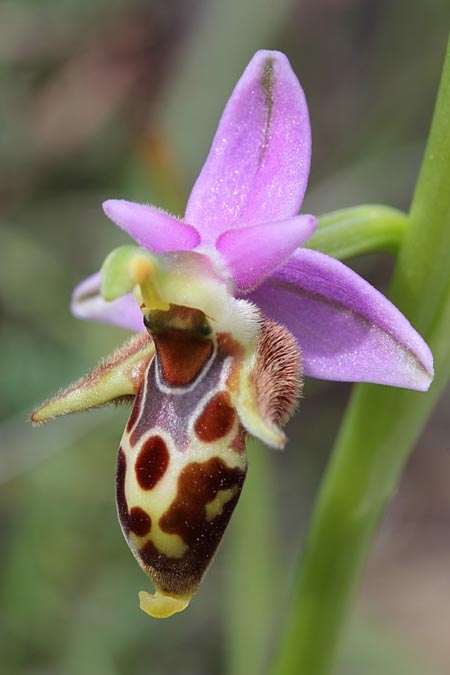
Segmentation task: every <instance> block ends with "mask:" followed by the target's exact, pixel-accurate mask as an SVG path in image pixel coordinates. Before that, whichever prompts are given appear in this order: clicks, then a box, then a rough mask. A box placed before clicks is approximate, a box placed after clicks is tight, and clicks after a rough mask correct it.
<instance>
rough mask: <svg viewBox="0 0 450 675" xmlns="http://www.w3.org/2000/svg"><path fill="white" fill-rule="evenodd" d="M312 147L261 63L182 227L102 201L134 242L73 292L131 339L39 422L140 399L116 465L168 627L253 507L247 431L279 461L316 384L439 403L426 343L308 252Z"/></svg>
mask: <svg viewBox="0 0 450 675" xmlns="http://www.w3.org/2000/svg"><path fill="white" fill-rule="evenodd" d="M310 154H311V135H310V125H309V117H308V109H307V105H306V101H305V97H304V94H303V91H302V89H301V87H300V84H299V82H298V80H297V78H296V76H295V75H294V73H293V71H292V69H291V66H290V64H289V62H288V60H287V58H286V57H285V56H284V55H283V54H281V53H279V52H274V51H271V52H269V51H259V52H257V53H256V55H255V56H254V57H253V59H252V60H251V61H250V63H249V65H248V66H247V68H246V70H245V71H244V73H243V75H242V77H241V79H240V80H239V82H238V83H237V85H236V88H235V89H234V92H233V94H232V96H231V98H230V100H229V102H228V104H227V106H226V108H225V111H224V113H223V115H222V118H221V120H220V123H219V127H218V130H217V133H216V136H215V138H214V141H213V144H212V148H211V151H210V153H209V155H208V158H207V160H206V163H205V165H204V167H203V169H202V171H201V173H200V176H199V178H198V179H197V182H196V183H195V185H194V188H193V190H192V193H191V195H190V198H189V201H188V204H187V208H186V213H185V217H184V219H183V220H179V219H177V218H175V217H173V216H171V215H169V214H167V213H165V212H164V211H162V210H159V209H157V208H155V207H153V206H146V205H141V204H134V203H131V202H127V201H123V200H109V201H107V202H105V204H104V210H105V213H106V214H107V216H109V218H111V220H113V221H114V222H115V223H117V224H118V225H119V227H121V228H122V229H123V230H125V231H126V232H127V233H128V234H129V235H130V236H131V237H132V239H134V240H135V242H137V246H135V245H129V246H124V247H121V248H119V249H117V250H115V251H113V252H112V253H111V254H110V255H109V256H108V257H107V258H106V260H105V262H104V264H103V267H102V269H101V272H98V273H96V274H94V275H93V276H91V277H89V278H88V279H86V280H85V281H84V282H82V283H81V284H80V285H79V286H78V287H77V288H76V289H75V291H74V295H73V302H72V311H73V313H74V314H75V316H77V317H79V318H83V319H93V320H99V321H104V322H108V323H112V324H116V325H119V326H123V327H126V328H129V329H131V330H132V331H134V332H135V333H137V335H135V336H133V337H132V338H131V340H130V341H128V342H127V343H126V344H125V345H124V346H123V347H122V348H121V349H120V350H119V351H118V352H116V353H115V354H114V355H113V356H112V357H110V358H109V359H107V360H106V361H104V362H102V363H101V364H100V365H99V366H98V367H97V368H96V369H95V370H94V371H93V372H92V373H90V374H88V375H87V376H86V377H84V378H82V379H81V380H80V381H79V382H77V383H75V384H74V385H72V387H70V388H69V389H67V390H66V391H63V392H61V393H60V394H58V395H57V396H56V397H55V398H53V399H51V400H50V401H47V402H46V403H44V404H43V405H42V406H41V407H40V408H38V409H36V410H35V412H34V413H33V415H32V421H33V422H34V423H36V424H39V423H41V422H43V421H46V420H48V419H50V418H53V417H56V416H58V415H63V414H66V413H68V412H75V411H78V410H85V409H87V408H91V407H95V406H99V405H104V404H105V403H108V402H115V403H117V402H123V401H134V407H133V410H132V413H131V416H130V419H129V421H128V423H127V426H126V429H125V431H124V434H123V437H122V441H121V445H120V449H119V456H118V464H117V508H118V514H119V519H120V523H121V527H122V530H123V533H124V535H125V537H126V539H127V541H128V543H129V546H130V548H131V550H132V551H133V553H134V555H135V557H136V558H137V560H138V562H139V564H140V565H141V566H142V568H143V569H144V571H145V572H146V573H148V574H149V575H150V577H151V578H152V580H153V582H154V585H155V588H156V592H155V594H153V595H150V594H149V593H146V592H141V594H140V597H141V607H142V609H144V610H145V611H146V612H148V613H149V614H151V615H152V616H156V617H165V616H169V615H171V614H173V613H174V612H177V611H180V610H182V609H184V608H185V607H186V605H187V604H188V602H189V600H190V599H191V597H192V595H193V594H194V593H195V592H196V590H197V589H198V586H199V584H200V581H201V579H202V577H203V575H204V573H205V571H206V570H207V568H208V566H209V565H210V563H211V561H212V558H213V556H214V554H215V552H216V549H217V547H218V545H219V543H220V541H221V539H222V536H223V533H224V531H225V528H226V526H227V524H228V521H229V519H230V516H231V514H232V512H233V509H234V507H235V505H236V503H237V500H238V498H239V494H240V492H241V489H242V484H243V481H244V478H245V473H246V469H247V463H246V453H245V438H246V436H247V435H248V434H250V435H252V436H255V437H257V438H259V439H260V440H262V441H263V442H264V443H266V444H267V445H269V446H272V447H275V448H281V447H283V446H284V444H285V441H286V438H285V435H284V433H283V431H282V428H281V427H282V426H283V424H284V423H285V422H286V421H287V419H288V418H289V416H290V415H291V414H292V412H293V410H294V408H295V406H296V404H297V402H298V399H299V396H300V393H301V382H302V376H303V375H307V376H311V377H316V378H320V379H327V380H341V381H353V382H356V381H364V382H374V383H380V384H387V385H391V386H396V387H407V388H411V389H417V390H421V391H425V390H427V389H428V387H429V384H430V382H431V379H432V377H433V360H432V355H431V353H430V350H429V348H428V347H427V345H426V344H425V342H424V341H423V340H422V338H421V337H420V336H419V335H418V334H417V333H416V331H415V330H414V329H413V328H412V326H411V325H410V323H409V322H408V320H407V319H406V318H405V317H404V316H403V315H402V314H401V313H400V312H399V311H398V310H397V309H396V308H395V307H394V306H393V305H392V304H391V303H390V302H389V301H388V300H387V299H386V298H385V297H383V295H381V293H379V292H378V291H377V290H376V289H375V288H373V287H372V286H370V285H369V284H368V283H367V282H366V281H364V280H363V279H362V278H361V277H360V276H358V275H357V274H356V273H355V272H353V271H352V270H351V269H349V268H348V267H346V266H345V265H344V264H342V263H341V262H339V261H337V260H334V259H332V258H330V257H328V256H326V255H324V254H322V253H320V252H317V251H313V250H308V249H307V248H299V247H300V246H301V245H302V244H304V243H305V242H306V241H307V239H308V238H309V237H310V236H311V235H312V234H313V232H314V230H315V228H316V226H317V221H316V219H315V218H314V217H313V216H311V215H298V212H299V209H300V207H301V204H302V200H303V196H304V192H305V189H306V184H307V180H308V174H309V166H310Z"/></svg>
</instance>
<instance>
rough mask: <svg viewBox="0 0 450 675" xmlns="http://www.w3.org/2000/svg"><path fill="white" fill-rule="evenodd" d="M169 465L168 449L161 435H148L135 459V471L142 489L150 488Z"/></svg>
mask: <svg viewBox="0 0 450 675" xmlns="http://www.w3.org/2000/svg"><path fill="white" fill-rule="evenodd" d="M168 465H169V451H168V449H167V445H166V443H165V441H164V439H162V438H161V436H150V438H148V439H147V440H146V441H145V443H144V445H143V446H142V448H141V450H140V451H139V455H138V456H137V459H136V464H135V471H136V479H137V482H138V484H139V485H140V487H141V488H142V489H143V490H152V489H153V488H154V487H155V485H156V484H157V483H158V482H159V481H160V480H161V478H162V477H163V476H164V474H165V472H166V469H167V467H168Z"/></svg>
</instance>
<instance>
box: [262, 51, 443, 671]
mask: <svg viewBox="0 0 450 675" xmlns="http://www.w3.org/2000/svg"><path fill="white" fill-rule="evenodd" d="M449 185H450V47H449V48H448V50H447V55H446V60H445V65H444V71H443V76H442V81H441V86H440V91H439V96H438V100H437V103H436V110H435V114H434V118H433V124H432V128H431V132H430V137H429V141H428V144H427V148H426V152H425V157H424V161H423V165H422V169H421V173H420V176H419V181H418V184H417V188H416V192H415V195H414V200H413V204H412V207H411V212H410V218H409V226H408V229H407V231H406V233H405V236H404V240H403V244H402V246H401V249H400V252H399V257H398V263H397V266H396V270H395V274H394V279H393V282H392V288H391V294H390V296H391V298H392V300H393V301H394V302H395V303H396V304H397V306H398V307H399V308H400V309H401V310H402V311H403V312H404V313H405V314H406V315H407V316H408V318H409V319H410V320H411V322H412V323H413V325H414V326H415V327H416V328H417V329H418V330H419V332H420V333H421V334H422V335H423V336H424V338H425V339H426V340H427V341H428V343H429V345H430V347H431V349H432V351H433V353H434V358H435V369H436V377H435V380H434V382H433V384H432V387H431V389H430V391H429V392H428V393H427V394H421V393H417V392H412V391H408V390H402V389H390V388H387V387H381V386H374V385H358V386H357V387H356V388H355V390H354V394H353V396H352V400H351V402H350V405H349V408H348V411H347V414H346V417H345V419H344V422H343V425H342V428H341V430H340V433H339V436H338V439H337V442H336V445H335V448H334V450H333V454H332V460H331V462H330V466H329V468H328V470H327V473H326V475H325V478H324V481H323V484H322V487H321V490H320V494H319V497H318V502H317V506H316V509H315V514H314V517H313V521H312V524H311V528H310V532H309V535H308V540H307V543H306V549H305V552H304V556H303V561H302V564H301V566H300V569H299V573H298V577H297V579H296V585H295V591H294V599H293V607H292V613H291V615H290V618H289V623H288V627H287V630H286V633H285V639H284V642H283V644H282V645H281V651H280V656H279V659H278V662H277V665H276V667H275V669H274V672H275V673H276V675H291V674H292V675H294V674H295V675H327V674H329V673H331V672H332V667H333V661H334V656H335V652H336V646H337V642H338V638H339V635H340V632H341V629H342V627H343V623H344V621H345V618H346V615H347V612H348V609H349V605H350V601H351V597H352V592H353V590H354V588H355V585H356V583H357V581H358V579H359V576H360V573H361V570H362V566H363V563H364V560H365V557H366V554H367V550H368V547H369V545H370V542H371V539H372V537H373V534H374V530H375V528H376V525H377V523H378V521H379V519H380V516H381V515H382V513H383V509H384V507H385V506H386V504H387V502H388V500H389V499H390V497H391V496H392V494H393V492H394V491H395V488H396V486H397V483H398V479H399V475H400V472H401V470H402V468H403V466H404V463H405V461H406V459H407V457H408V456H409V453H410V452H411V450H412V447H413V445H414V443H415V441H416V439H417V437H418V435H419V434H420V432H421V429H422V428H423V426H424V424H425V422H426V420H427V418H428V417H429V415H430V413H431V411H432V409H433V406H434V404H435V403H436V400H437V398H438V397H439V394H440V393H441V391H442V389H443V387H444V386H445V384H446V382H447V381H448V378H449V375H450V340H449V335H450V268H449V265H448V251H449V250H450V189H449Z"/></svg>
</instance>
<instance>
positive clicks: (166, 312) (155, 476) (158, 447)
mask: <svg viewBox="0 0 450 675" xmlns="http://www.w3.org/2000/svg"><path fill="white" fill-rule="evenodd" d="M202 258H203V256H201V254H194V253H191V254H185V255H183V256H181V257H180V256H179V255H178V256H166V257H164V256H162V257H161V259H158V258H157V257H156V256H151V255H149V254H146V253H144V252H142V251H140V250H139V249H136V248H135V247H123V248H122V249H118V250H117V251H115V252H113V254H111V256H109V258H108V259H107V260H106V262H105V265H104V267H103V270H102V293H103V295H104V296H105V297H107V298H110V299H113V297H116V296H118V295H120V294H121V293H123V292H124V290H125V291H127V290H129V288H130V287H131V286H133V285H134V287H136V296H137V299H138V301H139V304H140V306H141V310H142V314H143V324H144V326H145V329H146V332H145V333H144V334H142V335H139V336H136V337H134V338H133V339H132V340H131V341H130V342H128V343H127V344H126V345H125V346H124V347H123V348H122V350H120V351H119V352H117V353H116V354H115V355H113V357H112V358H111V359H109V360H107V361H106V362H104V363H101V364H100V365H99V366H98V367H97V368H96V369H95V370H94V371H93V372H92V373H91V374H89V375H88V376H87V377H86V378H83V379H82V380H80V381H79V382H77V383H76V384H75V385H73V386H72V387H71V388H69V389H68V390H66V391H64V392H62V393H60V394H59V395H58V396H57V397H55V398H54V399H51V400H50V401H48V402H47V403H45V404H44V405H43V406H41V407H40V408H38V409H37V410H36V411H35V412H34V413H33V415H32V421H33V422H34V423H36V424H39V423H41V422H43V421H46V420H47V419H49V418H51V417H55V416H58V415H63V414H67V413H69V412H73V411H76V410H82V409H86V408H90V407H95V406H98V405H103V404H105V403H107V402H113V403H114V402H115V403H119V402H124V401H125V402H126V401H130V400H133V401H134V405H133V409H132V412H131V415H130V418H129V420H128V422H127V425H126V428H125V431H124V433H123V436H122V440H121V443H120V447H119V452H118V459H117V479H116V484H117V493H116V497H117V511H118V516H119V520H120V524H121V527H122V531H123V534H124V536H125V538H126V540H127V542H128V544H129V546H130V548H131V550H132V552H133V554H134V556H135V557H136V559H137V561H138V563H139V564H140V566H141V567H142V569H143V570H144V571H145V572H146V573H147V574H148V575H149V576H150V578H151V579H152V581H153V583H154V585H155V589H156V592H155V593H154V594H153V595H152V594H149V593H147V592H145V591H142V592H141V593H140V601H141V608H142V609H143V610H144V611H146V612H147V613H148V614H150V615H152V616H154V617H158V618H163V617H167V616H170V615H171V614H173V613H175V612H178V611H181V610H182V609H184V608H185V607H186V606H187V605H188V603H189V601H190V599H191V597H192V596H193V594H194V593H195V592H196V591H197V589H198V586H199V584H200V582H201V580H202V578H203V576H204V574H205V572H206V570H207V569H208V567H209V565H210V563H211V561H212V559H213V557H214V555H215V553H216V551H217V548H218V546H219V544H220V542H221V540H222V537H223V534H224V532H225V529H226V527H227V525H228V522H229V520H230V517H231V514H232V513H233V510H234V508H235V506H236V504H237V501H238V499H239V496H240V493H241V490H242V486H243V483H244V479H245V475H246V471H247V457H246V449H245V440H246V436H247V434H249V433H250V434H253V435H255V436H257V437H259V438H261V439H262V440H264V441H265V442H266V443H268V444H269V445H272V446H274V447H282V446H283V445H284V442H285V437H284V434H283V432H282V431H281V429H280V425H281V424H283V423H285V422H286V420H287V418H288V417H289V415H290V414H291V413H292V412H293V410H294V408H295V405H296V403H297V401H298V398H299V395H300V382H301V373H300V369H301V368H300V354H299V349H298V345H297V343H296V340H295V338H294V337H293V336H292V335H291V334H290V333H289V331H288V330H287V329H285V328H284V327H282V326H280V325H278V324H276V323H275V322H273V321H269V320H268V319H266V318H264V316H263V315H262V314H261V312H260V311H259V310H258V309H257V308H256V307H255V306H253V305H252V304H251V303H249V302H246V301H244V300H236V299H235V298H234V297H233V296H231V295H229V294H228V293H227V289H226V287H225V285H224V283H223V281H222V280H219V279H218V278H216V277H214V275H213V274H212V272H211V270H209V268H208V269H207V268H205V265H206V264H207V263H205V261H204V260H202ZM205 269H207V273H208V275H209V276H208V277H207V279H206V281H207V284H208V286H209V290H210V291H211V292H210V293H208V294H206V295H205V294H204V293H203V290H204V279H205V276H204V275H205ZM186 288H188V289H189V296H190V299H191V304H194V305H197V306H186V305H183V304H179V302H180V301H182V299H183V297H184V294H185V291H186ZM170 298H171V299H173V300H174V302H170V301H169V299H170ZM205 298H206V301H205ZM211 298H213V300H211ZM214 298H216V299H215V300H214ZM207 312H208V313H207Z"/></svg>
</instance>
